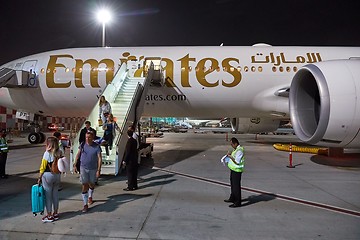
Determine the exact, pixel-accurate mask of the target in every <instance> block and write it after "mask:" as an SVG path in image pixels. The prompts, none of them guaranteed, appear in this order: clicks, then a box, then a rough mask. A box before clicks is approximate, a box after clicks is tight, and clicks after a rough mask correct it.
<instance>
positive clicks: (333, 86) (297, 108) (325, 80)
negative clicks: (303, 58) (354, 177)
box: [289, 58, 360, 148]
mask: <svg viewBox="0 0 360 240" xmlns="http://www.w3.org/2000/svg"><path fill="white" fill-rule="evenodd" d="M289 98H290V118H291V122H292V125H293V128H294V131H295V134H296V135H297V137H298V138H299V139H300V140H302V141H304V142H307V143H310V144H318V145H323V146H328V147H346V148H359V147H360V60H359V59H355V58H354V59H349V60H334V61H325V62H319V63H314V64H309V65H305V66H304V67H302V68H301V69H299V71H298V72H297V73H296V74H295V76H294V78H293V80H292V82H291V87H290V95H289Z"/></svg>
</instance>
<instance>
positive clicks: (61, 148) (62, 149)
mask: <svg viewBox="0 0 360 240" xmlns="http://www.w3.org/2000/svg"><path fill="white" fill-rule="evenodd" d="M53 136H54V137H56V138H57V139H58V141H59V150H60V151H61V157H63V156H65V147H64V145H63V144H62V142H61V133H60V132H54V133H53Z"/></svg>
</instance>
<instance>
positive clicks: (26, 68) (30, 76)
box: [22, 60, 38, 87]
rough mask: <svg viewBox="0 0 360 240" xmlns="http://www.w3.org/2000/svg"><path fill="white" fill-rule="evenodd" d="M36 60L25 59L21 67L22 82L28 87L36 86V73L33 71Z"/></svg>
mask: <svg viewBox="0 0 360 240" xmlns="http://www.w3.org/2000/svg"><path fill="white" fill-rule="evenodd" d="M36 63H37V60H30V61H26V62H25V63H24V65H23V67H22V73H23V74H22V78H23V79H22V82H23V83H26V85H27V86H28V87H37V85H38V81H37V74H36V72H35V67H36Z"/></svg>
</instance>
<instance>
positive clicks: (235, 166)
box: [228, 145, 245, 172]
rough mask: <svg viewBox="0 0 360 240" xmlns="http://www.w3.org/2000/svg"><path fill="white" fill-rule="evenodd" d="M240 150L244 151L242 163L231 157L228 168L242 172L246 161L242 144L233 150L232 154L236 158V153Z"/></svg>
mask: <svg viewBox="0 0 360 240" xmlns="http://www.w3.org/2000/svg"><path fill="white" fill-rule="evenodd" d="M238 151H242V153H243V155H242V158H241V159H240V163H239V164H235V163H234V161H232V160H231V159H230V160H229V162H228V168H230V169H231V170H233V171H234V172H242V171H243V170H244V162H245V153H244V148H243V147H242V146H240V145H238V146H237V148H236V149H234V151H232V152H231V156H232V157H233V158H234V159H235V158H236V153H237V152H238Z"/></svg>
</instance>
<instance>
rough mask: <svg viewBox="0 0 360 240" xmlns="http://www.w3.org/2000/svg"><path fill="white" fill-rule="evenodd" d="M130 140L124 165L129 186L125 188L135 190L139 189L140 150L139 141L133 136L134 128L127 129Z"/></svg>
mask: <svg viewBox="0 0 360 240" xmlns="http://www.w3.org/2000/svg"><path fill="white" fill-rule="evenodd" d="M127 134H128V138H129V139H128V141H127V143H126V148H125V155H124V161H123V165H124V166H126V175H127V179H128V181H127V183H128V187H127V188H124V191H134V190H136V189H138V185H137V174H138V162H137V161H138V151H137V142H136V140H135V139H134V138H133V137H132V136H133V134H134V132H133V131H132V130H128V131H127Z"/></svg>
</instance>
